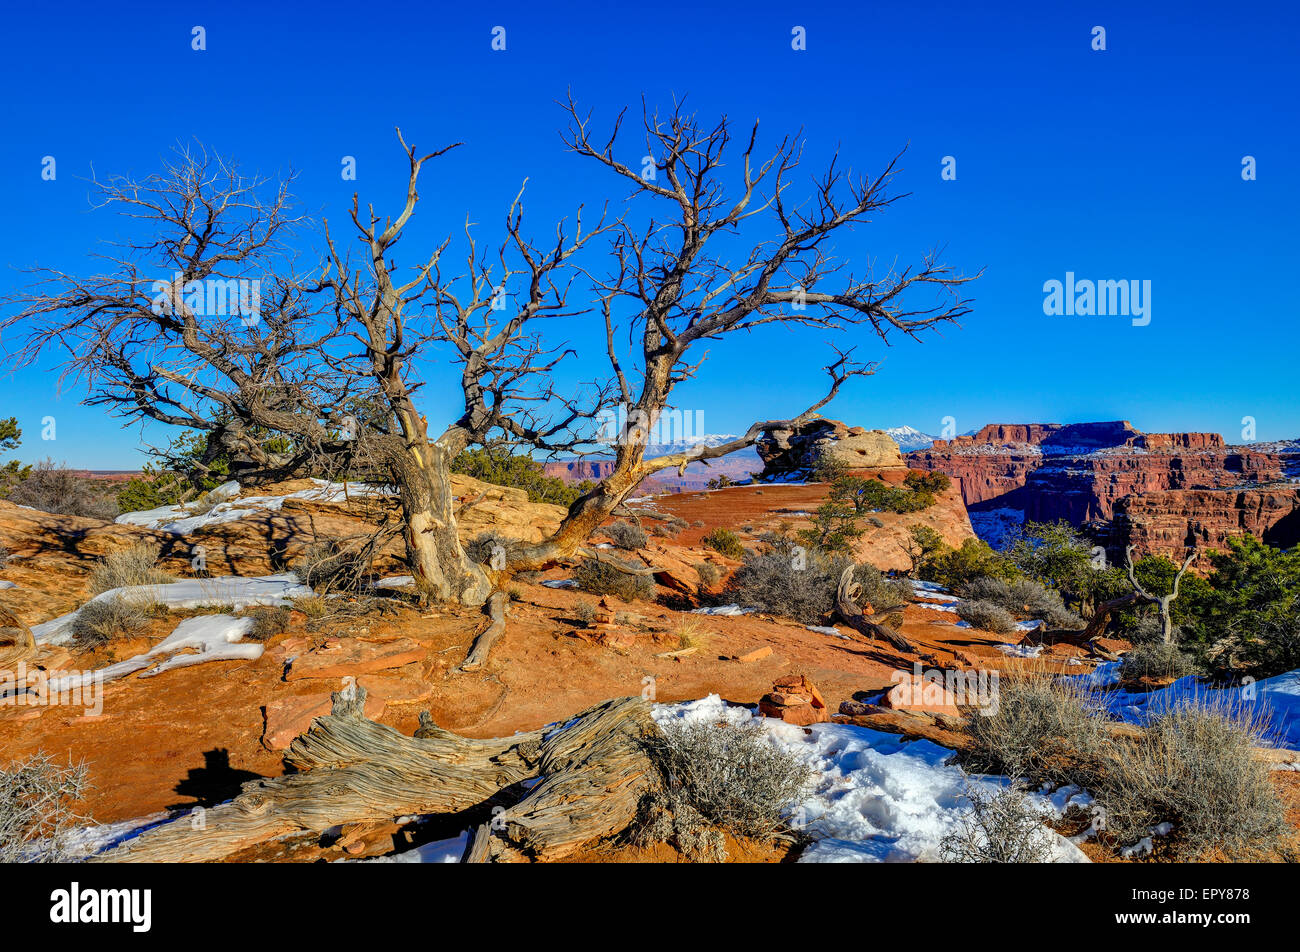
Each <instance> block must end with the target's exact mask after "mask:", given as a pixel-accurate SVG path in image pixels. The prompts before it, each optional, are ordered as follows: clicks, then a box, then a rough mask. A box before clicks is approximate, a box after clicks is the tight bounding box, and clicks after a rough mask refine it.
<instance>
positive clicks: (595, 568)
mask: <svg viewBox="0 0 1300 952" xmlns="http://www.w3.org/2000/svg"><path fill="white" fill-rule="evenodd" d="M573 580H574V581H575V582H577V583H578V587H579V588H580V589H582V590H583V591H584V592H591V593H592V594H593V595H616V596H618V597H619V598H621V599H623V601H625V602H630V601H635V600H636V599H638V598H644V599H648V600H653V599H654V597H655V583H654V579H653V578H652V577H651V576H649V575H633V574H632V573H630V572H623V571H620V570H619V569H618V568H616V567H615V566H613V565H610V564H609V563H607V562H601V561H598V560H597V559H583V560H582V561H581V562H579V563H578V566H577V568H575V569H574V570H573Z"/></svg>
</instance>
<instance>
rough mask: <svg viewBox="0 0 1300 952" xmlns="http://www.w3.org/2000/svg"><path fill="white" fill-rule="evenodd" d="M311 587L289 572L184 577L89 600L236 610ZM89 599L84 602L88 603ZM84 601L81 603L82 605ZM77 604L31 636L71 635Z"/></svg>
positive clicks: (59, 640) (284, 601)
mask: <svg viewBox="0 0 1300 952" xmlns="http://www.w3.org/2000/svg"><path fill="white" fill-rule="evenodd" d="M311 594H312V590H311V589H310V588H308V587H307V586H306V585H303V584H302V583H301V582H299V581H298V579H297V577H296V576H294V575H290V574H284V575H264V576H261V577H258V578H235V577H233V576H224V577H220V578H199V579H186V580H184V581H181V582H171V583H168V584H162V585H131V586H128V587H126V588H113V589H109V590H108V591H107V592H104V593H102V594H100V595H96V596H95V597H94V598H92V599H91V600H90V602H102V601H108V600H110V599H116V598H128V599H130V598H138V599H140V600H141V601H143V602H147V603H151V604H159V605H164V606H166V607H167V608H201V607H203V606H204V605H221V606H227V605H229V606H230V607H232V608H233V609H235V610H236V611H237V610H239V609H241V608H246V607H248V606H249V605H288V604H289V602H290V601H291V600H292V599H295V598H301V597H306V596H308V595H311ZM90 602H87V603H86V604H87V605H89V604H90ZM84 607H85V605H83V606H82V608H84ZM80 612H81V608H78V609H76V610H75V611H71V612H68V613H67V614H66V615H60V616H59V617H58V618H55V619H53V620H52V621H47V622H45V623H43V624H40V625H33V626H32V637H33V638H35V639H36V641H37V642H38V643H43V644H51V645H58V644H64V643H66V642H67V640H68V639H69V638H70V637H71V635H72V623H73V622H74V621H75V620H76V618H77V615H78V614H80Z"/></svg>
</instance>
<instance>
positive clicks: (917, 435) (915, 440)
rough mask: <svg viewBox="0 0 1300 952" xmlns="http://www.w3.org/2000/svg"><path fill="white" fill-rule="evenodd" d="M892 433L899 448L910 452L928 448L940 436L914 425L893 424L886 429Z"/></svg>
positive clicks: (891, 435)
mask: <svg viewBox="0 0 1300 952" xmlns="http://www.w3.org/2000/svg"><path fill="white" fill-rule="evenodd" d="M885 432H886V433H888V434H889V435H890V437H891V438H892V439H893V441H894V442H895V443H897V444H898V448H899V449H900V450H902V451H903V452H904V453H910V452H912V451H913V450H927V449H929V448H930V445H931V444H932V443H934V441H935V440H936V439H938V437H934V436H931V435H930V434H929V433H922V432H921V431H920V430H918V429H917V428H916V427H914V426H891V427H889V428H888V429H886V430H885Z"/></svg>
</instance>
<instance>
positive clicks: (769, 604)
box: [728, 540, 910, 625]
mask: <svg viewBox="0 0 1300 952" xmlns="http://www.w3.org/2000/svg"><path fill="white" fill-rule="evenodd" d="M850 564H851V563H850V562H849V561H848V560H847V559H838V558H832V557H830V556H827V555H825V554H823V553H820V552H802V553H800V552H798V551H797V550H796V549H795V548H794V547H793V546H792V545H791V544H790V543H789V541H788V540H778V541H774V542H772V543H771V544H770V545H769V547H768V549H767V551H765V552H762V553H753V552H751V553H748V554H747V555H746V556H745V561H744V564H743V565H741V567H740V568H739V569H737V570H736V572H735V574H734V575H732V577H731V584H730V586H729V588H728V592H729V594H730V595H731V597H733V598H734V599H735V600H736V602H737V604H739V605H740V606H741V607H742V608H753V609H756V610H758V611H762V612H767V613H769V614H772V615H782V616H784V617H786V618H793V619H794V620H795V621H799V622H802V623H803V624H805V625H816V624H819V623H820V622H821V621H823V620H824V619H825V618H826V616H827V615H829V614H830V613H831V611H832V609H833V608H834V607H835V595H836V592H837V591H838V590H839V584H840V576H841V575H843V574H844V570H845V569H846V568H847V567H848V566H849V565H850ZM853 576H854V579H855V580H856V581H857V582H858V583H859V584H860V585H861V586H862V594H861V595H860V597H859V602H861V603H864V604H865V603H870V604H871V606H872V608H874V609H875V610H876V611H877V612H879V613H882V614H884V613H887V612H890V611H893V610H894V609H897V608H900V607H902V606H903V605H904V604H906V603H907V600H908V595H909V594H910V589H908V587H907V583H906V582H902V581H895V580H891V579H886V578H884V577H883V576H882V575H881V574H880V572H878V571H877V570H876V569H874V568H872V567H871V566H869V565H860V566H857V567H856V568H855V569H854V572H853Z"/></svg>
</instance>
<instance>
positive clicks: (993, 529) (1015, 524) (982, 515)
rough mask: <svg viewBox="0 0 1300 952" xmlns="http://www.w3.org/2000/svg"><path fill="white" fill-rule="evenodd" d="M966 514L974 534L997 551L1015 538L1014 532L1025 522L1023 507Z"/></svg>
mask: <svg viewBox="0 0 1300 952" xmlns="http://www.w3.org/2000/svg"><path fill="white" fill-rule="evenodd" d="M968 515H969V516H970V525H971V528H972V529H974V530H975V535H977V536H979V538H980V539H982V540H983V541H985V542H987V543H988V544H989V545H990V546H992V547H993V548H995V549H998V550H999V551H1001V550H1002V549H1005V548H1006V547H1007V546H1008V545H1009V544H1010V543H1011V542H1013V541H1014V540H1015V537H1016V533H1018V532H1019V531H1020V527H1021V526H1023V525H1024V524H1025V511H1024V510H1023V509H990V510H988V511H986V512H972V513H969V514H968Z"/></svg>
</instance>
